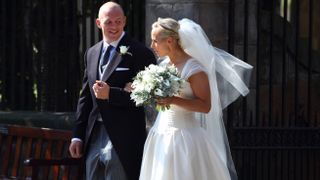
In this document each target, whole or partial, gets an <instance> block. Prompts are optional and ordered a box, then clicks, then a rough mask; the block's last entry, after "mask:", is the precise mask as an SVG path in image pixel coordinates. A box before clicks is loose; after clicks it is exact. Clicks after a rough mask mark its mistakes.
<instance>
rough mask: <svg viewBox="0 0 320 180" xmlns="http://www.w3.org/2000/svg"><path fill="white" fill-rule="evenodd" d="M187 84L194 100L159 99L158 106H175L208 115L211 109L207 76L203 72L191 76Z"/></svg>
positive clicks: (177, 98) (178, 98)
mask: <svg viewBox="0 0 320 180" xmlns="http://www.w3.org/2000/svg"><path fill="white" fill-rule="evenodd" d="M188 80H189V83H190V86H191V88H192V91H193V93H194V96H195V98H194V99H183V98H180V97H170V98H164V99H159V100H158V101H157V102H158V104H159V105H169V104H175V105H177V106H181V107H183V108H185V109H187V110H189V111H196V112H203V113H208V112H209V111H210V108H211V97H210V85H209V81H208V76H207V74H206V73H204V72H199V73H196V74H193V75H192V76H190V77H189V79H188Z"/></svg>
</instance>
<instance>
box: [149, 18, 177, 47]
mask: <svg viewBox="0 0 320 180" xmlns="http://www.w3.org/2000/svg"><path fill="white" fill-rule="evenodd" d="M158 28H160V31H159V36H160V38H167V37H173V38H174V39H176V40H177V41H178V44H179V45H180V41H179V29H180V24H179V23H178V21H176V20H174V19H172V18H158V20H157V21H156V22H154V23H153V24H152V29H158Z"/></svg>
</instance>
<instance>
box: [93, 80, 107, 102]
mask: <svg viewBox="0 0 320 180" xmlns="http://www.w3.org/2000/svg"><path fill="white" fill-rule="evenodd" d="M92 88H93V91H94V95H95V96H96V98H97V99H109V92H110V86H109V85H108V84H107V83H105V82H103V81H96V83H94V85H93V87H92Z"/></svg>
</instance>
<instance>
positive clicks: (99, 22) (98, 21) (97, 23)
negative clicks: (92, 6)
mask: <svg viewBox="0 0 320 180" xmlns="http://www.w3.org/2000/svg"><path fill="white" fill-rule="evenodd" d="M100 24H101V21H100V19H99V18H97V19H96V25H97V27H98V28H99V29H101V25H100Z"/></svg>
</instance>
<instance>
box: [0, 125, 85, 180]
mask: <svg viewBox="0 0 320 180" xmlns="http://www.w3.org/2000/svg"><path fill="white" fill-rule="evenodd" d="M71 135H72V133H71V131H66V130H54V129H47V128H35V127H25V126H17V125H6V124H0V179H32V180H37V179H41V180H42V179H66V180H67V179H77V180H78V179H82V169H81V168H82V167H83V166H82V161H81V160H80V159H72V158H68V147H69V143H70V138H71Z"/></svg>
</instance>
